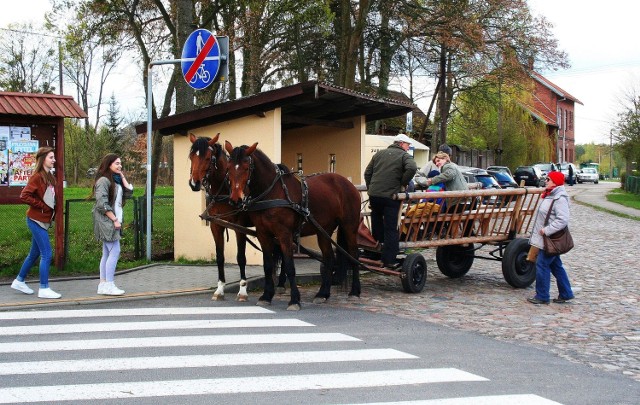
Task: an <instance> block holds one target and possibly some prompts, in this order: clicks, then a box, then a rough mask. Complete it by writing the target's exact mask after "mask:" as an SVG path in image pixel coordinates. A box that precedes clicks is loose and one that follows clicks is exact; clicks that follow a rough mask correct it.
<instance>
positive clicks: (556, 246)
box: [542, 200, 574, 256]
mask: <svg viewBox="0 0 640 405" xmlns="http://www.w3.org/2000/svg"><path fill="white" fill-rule="evenodd" d="M555 202H556V200H553V201H552V202H551V205H550V206H549V211H548V212H547V218H546V219H545V221H544V225H545V226H547V224H548V223H549V215H550V214H551V208H553V203H555ZM542 239H543V241H544V252H545V253H546V254H548V255H552V256H556V255H561V254H564V253H567V252H568V251H570V250H571V249H573V246H574V245H573V238H572V237H571V232H569V227H568V226H567V227H565V228H564V229H561V230H559V231H558V232H556V233H554V234H553V235H542Z"/></svg>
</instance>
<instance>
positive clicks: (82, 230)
mask: <svg viewBox="0 0 640 405" xmlns="http://www.w3.org/2000/svg"><path fill="white" fill-rule="evenodd" d="M145 198H146V197H144V196H142V197H136V198H134V199H133V201H129V202H128V203H127V204H126V205H125V206H124V220H125V223H124V224H123V237H122V239H121V241H120V244H121V256H120V262H121V263H123V262H135V261H139V260H141V259H144V257H145V251H146V246H145V243H146V220H145V219H146V215H144V214H145V213H144V209H143V208H140V207H144V208H146V200H145ZM93 204H94V201H93V200H89V199H70V200H66V201H65V207H64V223H65V226H64V228H65V232H64V246H65V251H64V268H65V271H67V270H70V271H71V272H76V271H79V270H80V269H96V271H98V268H99V264H100V263H99V262H100V257H101V254H102V248H101V244H100V243H99V242H98V241H96V240H95V237H94V233H93V218H92V213H91V210H92V208H93ZM26 210H27V206H26V205H24V204H3V205H0V218H2V224H1V225H0V270H1V271H2V274H3V275H6V274H13V273H17V272H18V270H19V269H20V266H21V265H22V262H23V261H24V258H25V257H26V256H27V253H28V252H29V247H30V245H31V233H30V232H29V230H28V229H27V226H26V223H25V221H26V219H25V212H26ZM50 237H51V243H52V245H53V244H54V240H53V232H50ZM151 243H152V254H153V256H152V260H172V259H173V197H171V196H156V197H154V198H153V223H152V238H151Z"/></svg>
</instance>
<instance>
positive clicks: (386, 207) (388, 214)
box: [369, 196, 402, 265]
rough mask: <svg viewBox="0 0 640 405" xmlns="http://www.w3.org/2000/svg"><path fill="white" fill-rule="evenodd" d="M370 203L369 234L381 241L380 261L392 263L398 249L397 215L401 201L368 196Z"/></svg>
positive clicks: (385, 263)
mask: <svg viewBox="0 0 640 405" xmlns="http://www.w3.org/2000/svg"><path fill="white" fill-rule="evenodd" d="M369 204H370V205H371V234H372V235H373V238H374V239H375V240H377V241H378V242H380V243H382V244H383V246H382V263H383V264H384V265H392V264H395V262H396V257H397V256H398V251H399V250H400V241H399V239H400V233H399V231H398V215H399V213H400V204H402V201H400V200H397V201H396V200H393V199H391V198H385V197H373V196H371V197H369Z"/></svg>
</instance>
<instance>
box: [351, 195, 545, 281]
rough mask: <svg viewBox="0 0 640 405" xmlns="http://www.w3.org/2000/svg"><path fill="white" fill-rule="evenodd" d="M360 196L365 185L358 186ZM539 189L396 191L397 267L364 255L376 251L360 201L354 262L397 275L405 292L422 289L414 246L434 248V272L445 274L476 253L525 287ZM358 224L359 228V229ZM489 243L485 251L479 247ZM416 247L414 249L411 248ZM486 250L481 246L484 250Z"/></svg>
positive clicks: (422, 267) (422, 268)
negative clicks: (398, 207) (497, 263)
mask: <svg viewBox="0 0 640 405" xmlns="http://www.w3.org/2000/svg"><path fill="white" fill-rule="evenodd" d="M359 190H360V191H361V193H362V194H363V196H366V194H365V192H366V188H365V187H363V186H359ZM542 192H543V189H542V188H514V189H502V190H472V189H470V190H468V191H442V192H416V193H402V194H398V195H396V197H395V198H396V199H399V200H401V201H402V202H403V203H402V206H401V210H400V211H401V212H400V215H399V223H398V230H399V232H400V255H399V257H398V259H399V263H400V266H398V268H397V269H389V268H384V267H382V262H380V261H377V260H375V259H368V258H366V256H375V254H376V253H379V252H380V251H381V249H380V245H379V244H377V243H376V242H375V240H374V239H373V238H372V237H371V235H370V234H367V231H368V229H366V228H364V227H365V226H368V223H369V221H368V220H367V216H368V215H369V214H370V213H369V212H368V210H367V209H366V208H367V207H368V203H367V201H366V200H364V201H363V207H365V209H363V216H364V218H365V220H364V221H363V224H367V225H363V226H361V230H360V234H359V237H358V244H359V248H360V249H361V252H362V254H361V255H360V256H361V257H360V259H359V261H360V263H361V264H362V265H363V266H364V267H365V268H367V269H368V270H371V271H374V272H378V273H383V274H388V275H393V276H398V277H400V279H401V281H402V286H403V288H404V290H405V291H407V292H412V293H417V292H420V291H422V289H423V288H424V285H425V283H426V279H427V264H426V261H425V259H424V256H423V255H422V254H421V253H420V252H419V250H422V249H427V248H436V262H437V264H438V268H439V269H440V271H441V272H442V273H443V274H444V275H446V276H447V277H451V278H458V277H462V276H464V275H465V274H466V273H467V272H468V271H469V269H470V268H471V266H472V265H473V261H474V259H476V258H481V259H489V260H496V261H501V262H502V274H503V275H504V278H505V280H506V281H507V283H509V284H510V285H511V286H513V287H516V288H525V287H528V286H529V285H531V284H532V283H533V281H534V280H535V273H536V272H535V264H534V263H531V262H529V261H527V260H526V259H527V254H528V252H529V243H528V237H529V232H530V229H531V227H532V225H533V218H534V214H535V212H536V210H537V208H538V204H539V202H540V194H541V193H542ZM363 228H364V229H363ZM487 246H488V247H489V251H488V253H485V254H483V253H482V252H480V249H481V248H483V247H487ZM416 250H417V251H416ZM484 250H485V251H486V249H484Z"/></svg>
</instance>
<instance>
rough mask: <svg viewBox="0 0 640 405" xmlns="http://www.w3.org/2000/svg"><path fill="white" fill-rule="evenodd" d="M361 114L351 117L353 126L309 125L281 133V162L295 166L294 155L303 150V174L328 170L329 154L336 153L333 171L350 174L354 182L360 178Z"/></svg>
mask: <svg viewBox="0 0 640 405" xmlns="http://www.w3.org/2000/svg"><path fill="white" fill-rule="evenodd" d="M364 129H365V126H364V118H363V117H357V118H354V119H353V128H351V129H344V128H332V127H317V126H310V127H305V128H300V129H295V130H289V131H286V132H284V133H283V134H282V163H284V164H286V165H287V166H288V167H289V168H290V169H293V170H294V171H295V170H297V168H298V166H297V155H298V154H302V169H303V171H304V174H312V173H319V172H328V171H329V160H330V155H331V154H335V155H336V173H339V174H341V175H343V176H345V177H347V178H351V181H352V182H353V183H354V184H360V183H361V181H362V157H363V153H358V151H362V145H364Z"/></svg>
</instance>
